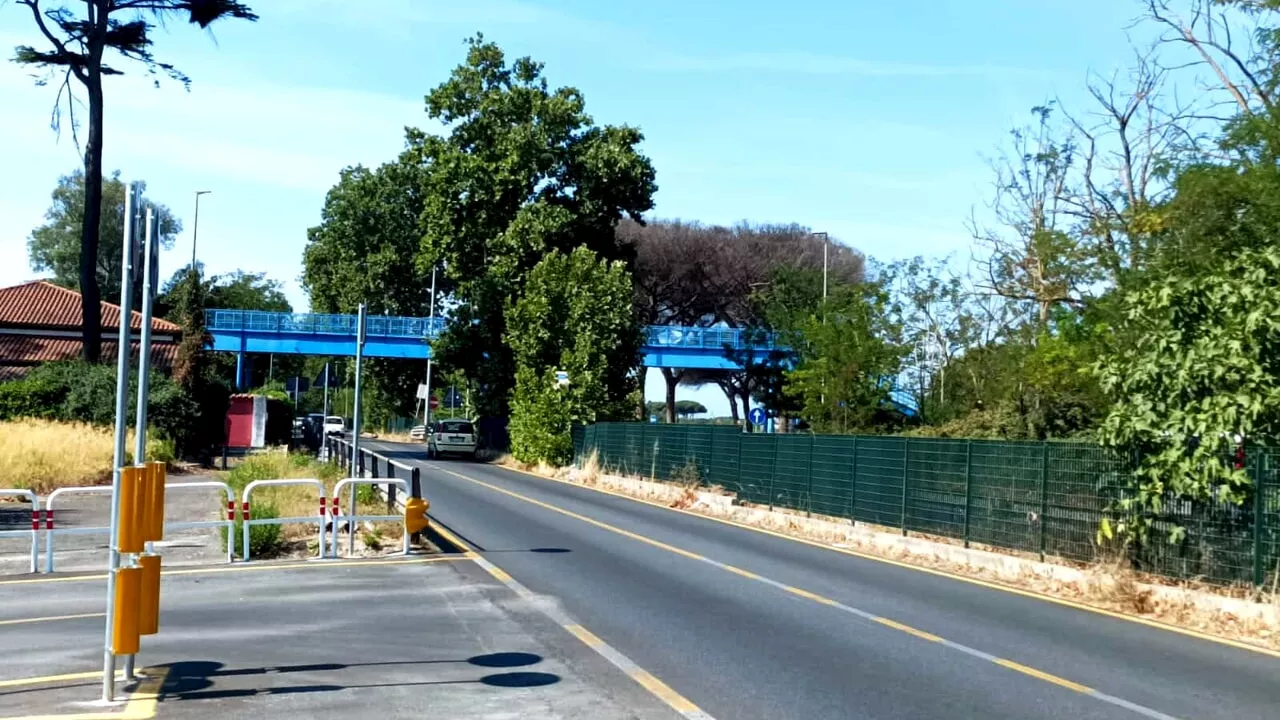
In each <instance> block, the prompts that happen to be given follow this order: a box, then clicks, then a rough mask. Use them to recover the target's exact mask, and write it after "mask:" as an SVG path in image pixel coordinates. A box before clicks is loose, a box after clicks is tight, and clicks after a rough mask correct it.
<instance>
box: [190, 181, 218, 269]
mask: <svg viewBox="0 0 1280 720" xmlns="http://www.w3.org/2000/svg"><path fill="white" fill-rule="evenodd" d="M211 192H213V191H212V190H197V191H196V217H195V221H194V222H192V224H191V272H195V271H196V240H198V239H199V238H200V196H201V195H208V194H209V193H211Z"/></svg>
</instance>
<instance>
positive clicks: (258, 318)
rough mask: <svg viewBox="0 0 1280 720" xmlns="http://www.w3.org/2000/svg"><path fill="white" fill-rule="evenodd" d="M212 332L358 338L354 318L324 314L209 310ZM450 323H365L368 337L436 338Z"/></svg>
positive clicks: (378, 318)
mask: <svg viewBox="0 0 1280 720" xmlns="http://www.w3.org/2000/svg"><path fill="white" fill-rule="evenodd" d="M206 325H207V327H208V329H210V330H235V331H241V330H243V331H247V332H268V333H289V334H305V335H355V334H356V316H355V315H327V314H324V313H282V312H263V311H260V310H210V311H209V312H208V313H206ZM446 325H448V322H447V321H446V320H445V319H444V318H435V319H434V320H432V319H429V318H414V317H396V316H391V315H370V316H369V317H368V319H367V322H366V323H365V334H366V335H368V336H369V337H399V338H426V337H436V336H437V335H439V334H440V332H441V331H443V330H444V328H445V326H446Z"/></svg>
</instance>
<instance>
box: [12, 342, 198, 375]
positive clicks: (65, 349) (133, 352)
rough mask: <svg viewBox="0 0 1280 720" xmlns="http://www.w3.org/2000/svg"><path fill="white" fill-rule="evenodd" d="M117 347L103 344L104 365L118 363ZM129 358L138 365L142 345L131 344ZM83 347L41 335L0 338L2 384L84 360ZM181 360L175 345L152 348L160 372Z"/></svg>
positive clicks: (112, 343) (156, 366)
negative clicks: (58, 363)
mask: <svg viewBox="0 0 1280 720" xmlns="http://www.w3.org/2000/svg"><path fill="white" fill-rule="evenodd" d="M116 347H117V343H115V342H108V341H103V343H102V361H103V362H114V361H115V359H116ZM129 348H130V349H129V356H130V357H131V358H133V360H134V361H135V362H136V361H137V359H138V343H136V342H133V343H129ZM82 352H83V345H82V344H81V342H80V341H79V340H77V339H75V338H60V337H40V336H38V335H0V380H5V379H9V377H10V376H13V377H17V376H20V375H24V374H26V371H27V370H28V369H30V367H31V366H33V365H38V364H40V363H44V362H52V361H55V360H75V359H76V358H78V357H80V356H81V353H82ZM177 357H178V346H177V345H176V344H173V343H155V344H153V345H152V346H151V365H152V367H154V368H155V369H156V370H160V371H163V372H168V371H169V369H170V368H172V367H173V362H174V360H175V359H176V358H177Z"/></svg>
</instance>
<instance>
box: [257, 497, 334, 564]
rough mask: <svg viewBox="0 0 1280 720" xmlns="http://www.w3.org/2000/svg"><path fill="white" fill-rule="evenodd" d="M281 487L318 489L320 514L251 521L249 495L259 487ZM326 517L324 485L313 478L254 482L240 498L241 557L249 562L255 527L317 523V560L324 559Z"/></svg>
mask: <svg viewBox="0 0 1280 720" xmlns="http://www.w3.org/2000/svg"><path fill="white" fill-rule="evenodd" d="M281 485H307V486H310V487H314V488H315V489H316V496H317V497H318V498H319V503H320V514H319V515H318V516H316V517H287V518H258V519H256V520H254V519H251V516H250V512H249V494H250V493H252V492H253V490H254V488H259V487H279V486H281ZM324 516H325V495H324V483H322V482H320V481H319V480H315V479H311V478H305V479H303V478H300V479H293V480H254V481H253V482H251V483H249V484H248V485H246V486H245V488H244V492H243V493H242V494H241V496H240V519H241V523H242V524H243V528H242V530H243V533H242V536H241V542H242V543H243V546H244V547H243V548H242V551H241V556H242V557H243V558H244V560H245V562H248V561H249V528H250V526H253V525H284V524H286V523H316V524H317V525H319V526H320V538H319V539H320V545H319V547H318V550H317V555H316V557H317V558H323V557H324V547H325V545H324Z"/></svg>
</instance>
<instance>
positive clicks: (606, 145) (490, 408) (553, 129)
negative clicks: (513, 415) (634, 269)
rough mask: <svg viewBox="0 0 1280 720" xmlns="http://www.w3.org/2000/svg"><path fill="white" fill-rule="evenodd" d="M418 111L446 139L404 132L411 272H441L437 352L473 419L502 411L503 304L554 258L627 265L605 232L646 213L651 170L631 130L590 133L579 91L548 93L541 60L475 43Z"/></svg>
mask: <svg viewBox="0 0 1280 720" xmlns="http://www.w3.org/2000/svg"><path fill="white" fill-rule="evenodd" d="M427 114H428V116H429V117H430V118H431V119H433V120H435V121H437V122H440V123H442V124H444V125H445V126H446V127H448V128H449V130H448V133H447V134H445V135H433V134H430V133H427V132H424V131H421V130H410V131H409V133H408V149H407V150H406V151H405V153H404V154H403V155H402V156H401V162H402V163H405V164H408V165H410V166H411V167H413V168H414V169H415V170H416V171H417V172H418V173H419V175H420V178H421V180H420V182H421V185H420V188H421V190H420V192H421V195H422V203H423V211H422V215H421V218H420V229H421V238H422V240H421V249H420V252H419V255H418V258H417V266H418V268H419V269H420V270H423V269H427V270H429V269H430V268H431V267H437V266H438V267H440V268H441V270H442V271H443V273H444V274H445V275H446V276H447V277H448V279H449V280H450V281H451V282H452V283H453V284H454V288H455V291H454V298H453V299H454V301H455V306H454V307H453V308H452V310H451V323H450V325H449V328H448V331H447V332H446V333H445V335H444V337H442V338H441V339H440V340H439V341H438V342H437V343H435V344H434V345H433V347H434V348H435V349H437V350H438V352H439V357H440V360H441V362H442V363H444V364H445V365H447V366H450V367H458V368H466V369H467V371H468V372H469V373H472V374H473V377H474V378H475V379H476V380H477V381H478V383H479V389H480V395H481V398H480V400H481V402H480V403H479V404H480V407H481V410H482V412H489V413H499V414H501V413H503V412H504V411H505V409H506V406H507V402H508V399H509V397H510V393H511V389H512V387H513V384H514V381H515V367H514V358H513V356H512V351H511V349H510V348H509V347H507V346H506V344H505V343H504V342H503V337H504V335H505V334H506V331H507V326H506V314H505V306H506V304H507V302H508V301H509V300H510V299H511V298H513V297H519V295H520V292H521V288H522V286H523V283H524V281H525V280H526V278H527V277H528V274H529V273H530V272H531V271H532V269H533V268H534V266H535V265H537V263H538V262H539V261H540V260H541V259H542V258H543V257H544V256H546V255H547V254H549V253H552V252H554V251H557V250H558V251H560V252H563V253H569V252H572V251H573V249H574V248H578V247H584V248H587V249H589V250H591V251H592V252H594V253H596V254H597V255H598V256H599V257H600V258H601V259H603V260H617V259H627V254H626V248H625V247H623V246H621V245H620V244H619V243H618V242H617V240H616V238H615V227H616V225H617V223H618V222H619V221H620V220H621V219H622V218H624V217H630V218H633V219H639V218H640V216H641V214H642V213H644V212H645V211H647V210H649V209H650V208H651V207H652V205H653V200H652V197H653V193H654V191H655V190H656V185H655V183H654V171H653V166H652V165H651V164H650V163H649V160H648V159H647V158H646V157H645V156H644V155H642V154H641V153H640V151H639V145H640V142H641V141H642V139H643V136H642V135H641V133H640V131H639V130H637V129H635V128H632V127H628V126H614V125H604V126H600V125H596V124H595V122H594V121H593V120H592V118H591V116H589V115H588V114H587V113H586V102H585V99H584V98H583V96H582V94H581V93H580V92H579V91H578V90H576V89H574V88H572V87H561V88H557V89H554V90H552V89H551V88H550V86H549V85H548V83H547V80H546V78H545V77H544V76H543V66H542V64H541V63H538V62H535V61H534V60H532V59H530V58H527V57H525V58H518V59H516V60H514V61H511V62H508V61H507V58H506V56H505V54H504V53H503V51H502V50H501V49H500V48H499V47H498V46H497V45H495V44H493V43H491V42H487V41H485V40H484V38H483V37H482V36H479V35H477V36H476V37H474V38H472V39H470V40H469V41H468V43H467V57H466V61H465V62H464V63H463V64H462V65H460V66H459V67H457V68H456V69H455V70H454V71H453V73H452V74H451V75H450V77H449V79H448V80H446V81H445V82H444V83H442V84H441V85H439V86H438V87H436V88H434V89H433V90H432V91H431V92H430V93H429V94H428V95H427Z"/></svg>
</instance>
